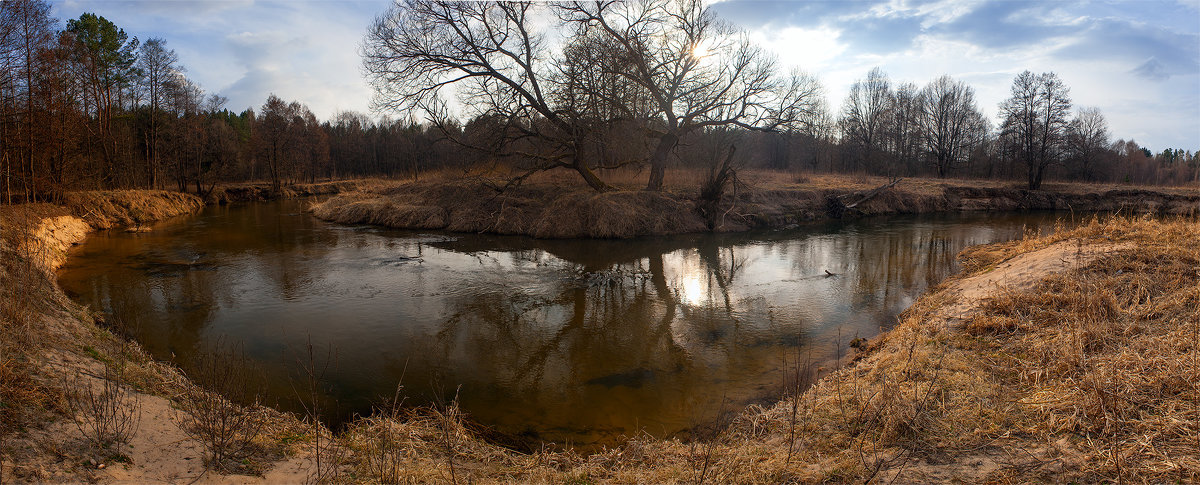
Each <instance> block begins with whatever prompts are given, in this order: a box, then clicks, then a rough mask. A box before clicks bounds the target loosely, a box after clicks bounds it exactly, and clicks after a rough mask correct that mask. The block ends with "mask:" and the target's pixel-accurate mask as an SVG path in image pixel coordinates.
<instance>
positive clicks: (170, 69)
mask: <svg viewBox="0 0 1200 485" xmlns="http://www.w3.org/2000/svg"><path fill="white" fill-rule="evenodd" d="M166 44H167V41H165V40H162V39H161V38H157V37H155V38H151V39H149V40H147V41H146V43H145V44H142V47H141V56H140V57H139V58H138V62H137V67H138V69H140V70H141V72H142V82H143V84H144V86H143V88H144V90H145V94H146V101H147V102H148V103H149V105H150V131H149V133H147V134H146V138H147V140H146V141H145V145H146V154H145V156H146V165H147V167H146V171H147V172H148V174H149V176H150V181H149V182H150V188H152V189H156V188H158V174H159V171H160V170H161V162H160V161H159V153H158V140H159V118H160V117H161V111H162V109H163V105H164V104H166V103H165V101H166V98H167V92H168V86H167V85H168V84H169V83H170V82H172V81H173V80H174V79H175V78H176V76H177V75H178V74H179V73H180V72H182V71H183V69H182V68H181V67H179V66H178V65H177V64H178V62H179V56H178V55H177V54H175V51H174V50H171V49H167V47H166Z"/></svg>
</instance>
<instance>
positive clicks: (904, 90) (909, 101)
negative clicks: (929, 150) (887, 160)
mask: <svg viewBox="0 0 1200 485" xmlns="http://www.w3.org/2000/svg"><path fill="white" fill-rule="evenodd" d="M887 112H888V115H889V116H888V117H887V127H886V134H887V150H888V151H889V152H891V154H892V158H893V159H894V160H893V162H892V165H893V166H894V168H892V167H889V168H892V170H900V169H904V170H905V171H907V172H909V173H912V172H914V171H915V170H916V168H917V166H918V162H919V160H918V157H919V156H920V154H921V135H920V133H921V126H920V124H919V121H920V117H921V103H920V91H919V90H918V89H917V85H915V84H913V83H904V84H901V85H899V86H897V87H896V91H895V92H894V93H892V96H891V97H890V98H888V109H887Z"/></svg>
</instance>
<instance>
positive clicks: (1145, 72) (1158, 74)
mask: <svg viewBox="0 0 1200 485" xmlns="http://www.w3.org/2000/svg"><path fill="white" fill-rule="evenodd" d="M1129 72H1130V73H1132V74H1135V75H1137V76H1138V77H1141V78H1144V79H1149V80H1151V81H1166V80H1167V79H1168V78H1170V77H1171V73H1170V72H1168V71H1167V66H1166V65H1165V64H1163V63H1161V62H1158V59H1155V58H1153V57H1151V58H1149V59H1146V62H1143V63H1142V64H1141V65H1139V66H1138V67H1135V68H1133V69H1132V70H1130V71H1129Z"/></svg>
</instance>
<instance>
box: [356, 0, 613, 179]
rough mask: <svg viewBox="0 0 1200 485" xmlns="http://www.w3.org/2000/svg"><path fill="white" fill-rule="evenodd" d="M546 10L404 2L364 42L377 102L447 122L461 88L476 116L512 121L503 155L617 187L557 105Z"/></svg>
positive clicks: (497, 150) (499, 149)
mask: <svg viewBox="0 0 1200 485" xmlns="http://www.w3.org/2000/svg"><path fill="white" fill-rule="evenodd" d="M539 14H541V15H542V17H545V16H546V15H547V14H548V11H547V10H545V9H543V8H542V7H541V6H539V5H535V4H531V3H514V2H496V3H484V2H453V1H444V0H405V1H402V2H398V3H397V4H396V5H395V6H393V7H392V8H391V9H390V10H389V11H388V12H387V13H386V14H384V15H383V16H380V17H379V18H377V19H376V20H375V24H374V25H373V26H372V27H371V29H370V31H369V32H368V34H367V39H366V41H365V43H364V46H363V58H364V59H363V62H364V66H365V68H366V71H367V73H368V78H369V79H370V81H371V83H372V84H373V85H374V87H375V92H376V97H375V105H376V106H377V107H381V108H385V109H393V110H397V111H408V112H412V111H414V110H422V111H425V112H426V113H428V114H429V115H431V118H432V119H434V120H435V122H436V123H439V124H444V123H445V120H446V118H447V116H446V115H445V113H446V112H447V107H446V105H445V102H444V100H442V99H441V98H439V95H440V94H443V92H444V91H446V88H447V87H448V86H454V90H456V91H457V94H458V95H460V97H461V99H463V100H469V101H465V102H464V103H463V104H464V109H465V110H467V111H468V112H470V114H473V115H474V116H472V117H479V116H485V115H486V116H488V117H492V118H495V119H498V120H503V122H504V123H505V126H504V129H503V130H501V131H500V132H499V133H498V134H499V135H501V136H502V138H503V139H502V141H501V142H500V143H498V144H497V145H496V146H493V147H487V149H489V150H491V151H493V152H494V154H495V155H496V156H499V157H512V158H517V157H519V158H522V159H525V160H528V161H532V163H533V166H532V170H546V169H551V168H558V167H563V168H569V169H572V170H575V171H576V172H578V173H579V175H580V176H581V177H582V178H583V180H584V181H585V182H586V183H587V184H588V185H589V186H590V187H592V188H594V189H596V190H607V189H608V188H609V187H608V185H607V184H605V183H604V182H603V181H602V180H600V178H599V177H597V176H596V174H595V173H594V172H593V170H592V168H591V166H590V165H589V164H588V163H587V161H585V160H583V159H581V157H580V156H579V151H578V149H577V147H578V141H579V139H580V138H581V137H582V134H581V133H580V132H579V129H580V127H579V126H576V125H572V124H571V122H570V120H569V119H568V118H567V117H566V116H564V113H563V112H561V111H560V110H559V109H557V108H556V107H555V106H554V105H553V104H552V103H553V99H552V98H551V97H550V93H551V92H552V91H553V89H554V86H553V83H554V81H553V78H554V71H553V70H552V69H553V66H552V65H551V64H552V63H551V62H550V61H549V60H550V59H551V58H552V57H553V54H552V53H551V52H550V50H549V48H548V44H549V42H548V41H547V40H546V38H545V37H546V33H544V32H542V31H538V30H535V21H534V19H535V18H536V17H538V16H539ZM446 131H449V130H446ZM460 142H462V143H463V144H466V143H465V142H463V141H461V140H460ZM476 148H481V149H484V147H476ZM529 173H532V172H529Z"/></svg>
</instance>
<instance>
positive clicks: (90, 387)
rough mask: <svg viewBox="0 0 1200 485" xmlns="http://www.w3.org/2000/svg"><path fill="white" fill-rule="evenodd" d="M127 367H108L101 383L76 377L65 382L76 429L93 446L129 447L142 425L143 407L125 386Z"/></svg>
mask: <svg viewBox="0 0 1200 485" xmlns="http://www.w3.org/2000/svg"><path fill="white" fill-rule="evenodd" d="M123 365H124V363H123V362H118V363H113V364H110V363H105V364H104V373H103V375H101V376H97V377H99V382H98V383H94V382H92V381H93V379H90V378H88V377H86V376H75V377H74V378H68V379H66V380H65V382H64V389H65V393H64V394H65V397H66V405H67V409H69V410H70V412H71V415H72V417H73V421H74V423H75V426H76V427H77V428H78V429H79V432H80V433H81V434H82V435H83V437H84V439H86V440H87V441H88V442H89V443H90V444H91V445H93V446H96V447H97V448H101V449H107V448H109V447H115V448H116V449H115V450H114V451H115V452H116V453H117V454H118V455H119V454H120V453H121V446H122V445H128V444H129V440H130V439H131V438H132V437H133V434H134V433H135V432H137V429H138V425H139V424H140V423H141V416H142V406H141V403H140V402H139V401H138V400H137V399H136V398H134V397H133V396H131V395H130V393H129V392H128V391H126V390H125V389H124V386H123V385H122V379H123V375H122V367H123Z"/></svg>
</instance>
